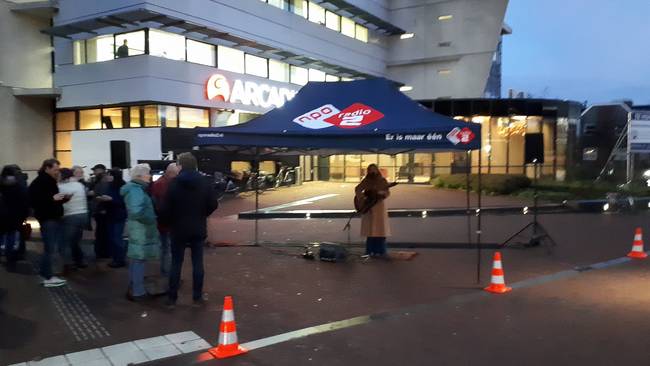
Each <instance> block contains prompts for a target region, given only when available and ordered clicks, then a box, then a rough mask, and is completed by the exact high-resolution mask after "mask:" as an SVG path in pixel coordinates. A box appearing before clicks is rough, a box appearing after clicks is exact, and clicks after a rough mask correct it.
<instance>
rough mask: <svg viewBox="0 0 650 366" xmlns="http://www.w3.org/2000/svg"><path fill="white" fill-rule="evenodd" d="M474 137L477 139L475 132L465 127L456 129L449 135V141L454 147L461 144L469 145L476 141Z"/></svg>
mask: <svg viewBox="0 0 650 366" xmlns="http://www.w3.org/2000/svg"><path fill="white" fill-rule="evenodd" d="M474 137H476V135H474V132H472V130H470V129H469V128H467V127H463V128H462V129H461V128H458V127H455V128H454V129H453V130H451V131H450V132H449V133H448V134H447V140H449V141H451V143H452V144H454V145H458V144H459V143H462V144H464V145H467V144H469V143H470V142H471V141H472V140H474Z"/></svg>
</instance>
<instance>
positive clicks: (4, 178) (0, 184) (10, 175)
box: [0, 165, 29, 270]
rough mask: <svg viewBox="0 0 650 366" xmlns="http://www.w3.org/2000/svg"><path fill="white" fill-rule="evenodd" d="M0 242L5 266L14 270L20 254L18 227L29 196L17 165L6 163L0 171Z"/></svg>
mask: <svg viewBox="0 0 650 366" xmlns="http://www.w3.org/2000/svg"><path fill="white" fill-rule="evenodd" d="M0 206H2V207H0V244H1V245H3V246H4V248H5V255H6V257H7V268H8V269H9V270H14V269H15V265H16V261H17V260H18V259H19V256H20V229H21V227H22V224H23V222H24V221H25V219H27V216H28V215H29V197H28V196H27V186H26V182H25V179H24V177H23V173H22V171H21V170H20V167H19V166H18V165H6V166H5V167H4V168H2V173H0Z"/></svg>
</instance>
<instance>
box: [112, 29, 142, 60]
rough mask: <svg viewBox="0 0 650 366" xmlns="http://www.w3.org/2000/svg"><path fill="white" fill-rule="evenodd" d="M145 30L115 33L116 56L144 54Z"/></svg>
mask: <svg viewBox="0 0 650 366" xmlns="http://www.w3.org/2000/svg"><path fill="white" fill-rule="evenodd" d="M144 33H145V32H144V30H139V31H136V32H129V33H122V34H116V35H115V57H116V58H121V57H128V56H136V55H143V54H144V48H145V47H144V44H145V41H144V38H145V36H144ZM125 46H126V47H125Z"/></svg>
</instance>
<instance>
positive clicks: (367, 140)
mask: <svg viewBox="0 0 650 366" xmlns="http://www.w3.org/2000/svg"><path fill="white" fill-rule="evenodd" d="M208 88H210V87H208ZM215 89H217V90H218V91H216V92H215V93H217V97H219V95H220V96H221V97H224V98H228V96H229V94H230V90H227V89H229V88H227V87H226V88H224V87H223V86H219V87H218V88H215ZM224 89H226V90H224ZM251 97H258V98H260V99H264V98H266V96H257V95H252V96H251ZM270 98H272V96H271V95H269V98H268V99H270ZM480 134H481V126H480V125H479V124H475V123H465V122H462V121H457V120H454V119H452V118H449V117H447V116H443V115H440V114H436V113H433V112H431V111H429V110H428V109H426V108H425V107H424V106H422V105H421V104H419V103H417V102H415V101H413V100H411V99H410V98H409V97H407V96H406V95H404V94H403V93H401V92H400V91H399V90H398V89H397V86H396V85H395V83H393V82H391V81H389V80H386V79H383V78H378V79H365V80H356V81H347V82H316V83H311V82H310V83H308V84H307V85H306V86H304V87H303V88H302V89H301V90H300V91H299V92H298V94H297V95H296V96H295V97H294V98H293V99H292V100H291V101H289V102H287V103H286V104H285V105H284V106H283V107H281V108H275V109H273V110H271V111H270V112H268V113H266V114H264V115H262V116H260V117H257V118H255V119H253V120H251V121H249V122H247V123H244V124H241V125H235V126H226V127H213V128H197V129H196V139H195V144H196V145H197V146H211V147H212V148H221V149H225V150H230V149H233V148H234V149H238V150H241V149H250V148H272V149H273V150H274V151H275V152H276V153H291V152H292V151H293V153H296V152H298V153H300V152H302V153H309V154H314V155H329V154H334V153H346V152H361V153H363V152H371V153H378V152H381V153H385V154H395V153H400V152H410V151H431V152H434V151H452V150H463V151H467V150H475V149H479V148H480V145H481V143H480V141H481V138H480Z"/></svg>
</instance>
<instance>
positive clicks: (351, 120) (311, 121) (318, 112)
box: [293, 103, 384, 129]
mask: <svg viewBox="0 0 650 366" xmlns="http://www.w3.org/2000/svg"><path fill="white" fill-rule="evenodd" d="M382 118H384V114H383V113H381V112H379V111H378V110H376V109H374V108H372V107H369V106H367V105H365V104H362V103H354V104H352V105H351V106H349V107H347V108H345V109H343V110H339V109H338V108H336V107H335V106H334V105H332V104H325V105H323V106H320V107H318V108H316V109H314V110H311V111H309V112H307V113H305V114H303V115H301V116H298V117H296V118H294V119H293V121H294V122H295V123H297V124H299V125H301V126H303V127H306V128H310V129H321V128H328V127H332V126H336V127H339V128H343V129H353V128H358V127H361V126H365V125H368V124H371V123H374V122H377V121H378V120H380V119H382Z"/></svg>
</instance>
